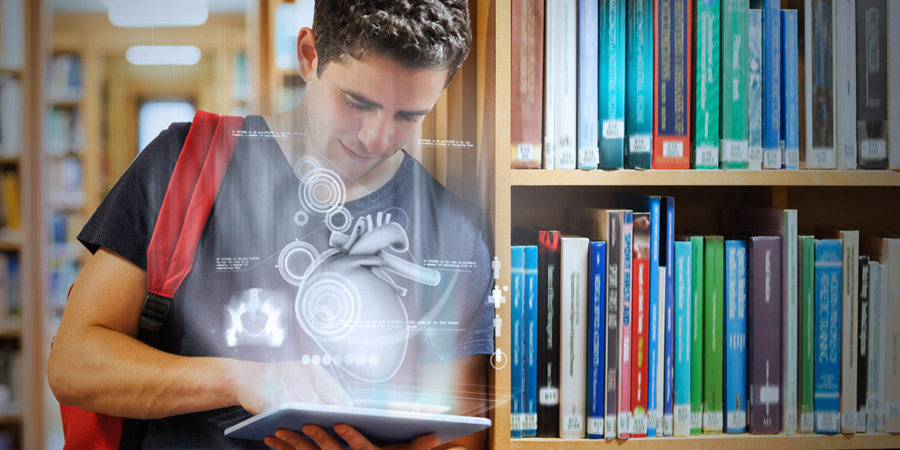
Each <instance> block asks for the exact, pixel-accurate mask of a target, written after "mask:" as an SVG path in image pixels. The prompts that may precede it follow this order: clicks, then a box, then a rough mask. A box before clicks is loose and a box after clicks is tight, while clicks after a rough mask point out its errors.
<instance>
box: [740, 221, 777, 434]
mask: <svg viewBox="0 0 900 450" xmlns="http://www.w3.org/2000/svg"><path fill="white" fill-rule="evenodd" d="M747 265H748V266H749V270H748V271H747V299H748V303H749V304H748V307H747V313H748V314H747V338H748V341H749V351H748V353H747V382H748V384H749V389H748V391H749V393H750V398H749V403H748V411H747V412H748V420H747V424H748V427H747V428H748V431H749V432H750V433H753V434H776V433H778V432H780V431H781V238H780V237H778V236H754V237H751V238H750V239H749V240H748V244H747Z"/></svg>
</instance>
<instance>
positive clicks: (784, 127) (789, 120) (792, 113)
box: [781, 9, 800, 170]
mask: <svg viewBox="0 0 900 450" xmlns="http://www.w3.org/2000/svg"><path fill="white" fill-rule="evenodd" d="M798 57H799V56H798V49H797V10H795V9H783V10H781V147H782V148H783V149H784V168H785V169H792V170H797V169H799V168H800V110H799V108H800V105H799V102H800V96H799V92H798V90H799V81H800V80H799V78H798V73H797V64H798Z"/></svg>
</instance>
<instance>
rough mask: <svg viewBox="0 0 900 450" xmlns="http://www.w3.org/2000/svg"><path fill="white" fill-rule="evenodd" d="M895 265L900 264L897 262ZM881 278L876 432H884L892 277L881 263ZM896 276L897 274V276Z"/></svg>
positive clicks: (886, 266) (888, 268) (879, 288)
mask: <svg viewBox="0 0 900 450" xmlns="http://www.w3.org/2000/svg"><path fill="white" fill-rule="evenodd" d="M895 263H900V262H897V261H895ZM878 272H879V278H881V283H880V286H878V298H879V301H878V304H879V310H880V311H881V317H880V318H879V320H878V365H879V367H881V370H879V371H878V385H877V387H876V389H878V391H877V396H878V397H877V399H878V400H877V401H876V402H875V417H876V420H875V431H876V432H878V433H883V432H884V396H885V386H884V382H885V379H886V378H887V377H886V375H887V302H888V276H889V275H890V273H891V271H890V267H889V266H888V265H887V264H885V263H884V262H881V267H879V268H878ZM895 275H896V274H895Z"/></svg>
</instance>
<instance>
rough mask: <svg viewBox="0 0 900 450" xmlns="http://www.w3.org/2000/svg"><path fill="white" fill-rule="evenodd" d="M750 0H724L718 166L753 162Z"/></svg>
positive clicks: (731, 167) (737, 166)
mask: <svg viewBox="0 0 900 450" xmlns="http://www.w3.org/2000/svg"><path fill="white" fill-rule="evenodd" d="M749 15H750V0H722V18H721V21H722V43H721V45H720V47H721V50H722V59H721V65H722V66H721V69H722V84H721V108H722V109H721V115H720V116H719V117H720V119H721V120H720V122H719V125H720V128H721V129H720V133H721V135H722V141H721V142H720V144H719V167H721V168H723V169H746V168H748V167H749V164H750V154H749V142H748V141H749V113H748V106H749V104H748V95H749V92H748V87H747V85H748V82H749V71H748V70H747V66H748V64H747V58H749V55H748V48H749V47H748V42H747V38H748V29H749V25H748V23H749V22H748V21H749V20H750V19H749Z"/></svg>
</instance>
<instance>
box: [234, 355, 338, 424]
mask: <svg viewBox="0 0 900 450" xmlns="http://www.w3.org/2000/svg"><path fill="white" fill-rule="evenodd" d="M233 377H234V380H236V381H235V386H236V395H237V399H238V401H239V402H240V404H241V406H243V407H244V409H246V410H247V411H249V412H251V413H253V414H256V413H259V412H262V411H265V410H266V409H269V408H271V407H273V406H277V405H279V404H281V403H285V402H305V403H323V404H331V405H345V406H352V405H353V400H352V399H351V398H350V395H349V394H347V391H345V390H344V388H343V387H341V385H340V384H339V383H338V382H337V381H336V380H335V379H334V378H333V377H332V376H331V374H329V373H328V371H327V370H325V369H324V368H322V366H319V365H308V364H302V363H300V362H299V361H291V362H282V363H271V364H266V363H255V362H245V361H240V362H236V363H235V367H234V371H233Z"/></svg>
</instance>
